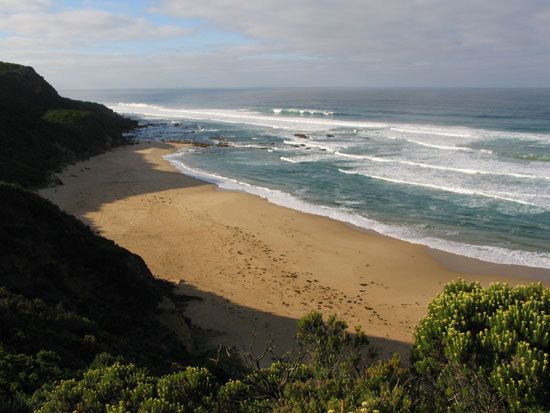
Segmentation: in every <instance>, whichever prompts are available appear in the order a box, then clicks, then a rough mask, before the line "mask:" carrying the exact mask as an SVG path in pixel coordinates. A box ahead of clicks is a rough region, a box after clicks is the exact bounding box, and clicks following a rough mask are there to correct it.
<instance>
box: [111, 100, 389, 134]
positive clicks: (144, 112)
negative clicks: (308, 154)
mask: <svg viewBox="0 0 550 413" xmlns="http://www.w3.org/2000/svg"><path fill="white" fill-rule="evenodd" d="M108 107H109V108H110V109H112V110H114V111H115V112H119V113H131V114H135V115H141V116H148V117H155V118H161V119H162V118H164V119H195V120H209V121H216V122H226V123H241V124H245V125H256V126H265V127H271V128H278V129H290V128H293V129H296V130H312V131H319V130H326V129H330V128H337V127H346V128H367V129H369V128H386V127H388V125H387V124H385V123H378V122H364V121H361V122H349V121H339V120H335V119H322V118H304V117H292V116H288V117H279V116H267V115H261V114H259V113H258V112H252V111H246V110H229V109H184V108H180V109H171V108H165V107H162V106H157V105H147V104H144V103H122V102H121V103H117V104H113V105H108Z"/></svg>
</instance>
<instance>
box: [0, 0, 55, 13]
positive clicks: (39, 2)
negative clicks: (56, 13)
mask: <svg viewBox="0 0 550 413" xmlns="http://www.w3.org/2000/svg"><path fill="white" fill-rule="evenodd" d="M51 6H52V2H51V1H50V0H0V14H2V13H20V12H34V11H41V10H47V9H49V8H50V7H51Z"/></svg>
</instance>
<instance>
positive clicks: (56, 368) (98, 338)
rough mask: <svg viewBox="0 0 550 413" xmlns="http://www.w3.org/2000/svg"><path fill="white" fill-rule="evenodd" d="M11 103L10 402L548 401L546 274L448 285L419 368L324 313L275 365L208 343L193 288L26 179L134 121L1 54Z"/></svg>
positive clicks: (4, 408) (418, 404)
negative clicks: (189, 310)
mask: <svg viewBox="0 0 550 413" xmlns="http://www.w3.org/2000/svg"><path fill="white" fill-rule="evenodd" d="M0 105H1V107H0V109H1V112H0V117H1V120H2V121H3V122H4V121H5V122H7V123H6V125H7V126H6V130H5V131H3V132H1V133H0V136H1V139H2V141H1V143H2V145H3V146H2V152H1V153H2V155H1V159H0V160H1V162H2V163H1V169H0V174H1V175H0V179H2V180H4V181H6V182H8V183H2V184H0V199H1V200H2V202H1V203H0V251H1V254H0V412H31V411H37V412H74V411H76V412H112V413H114V412H117V413H118V412H156V413H162V412H265V411H277V412H329V411H332V412H350V411H352V412H375V411H378V412H399V411H401V412H408V411H415V412H432V411H454V412H463V411H478V412H500V411H502V412H524V411H525V412H543V411H549V410H550V374H549V368H550V366H549V357H550V356H549V354H550V290H549V289H548V288H544V287H543V286H542V285H541V284H532V285H529V286H518V287H511V286H509V285H506V284H493V285H491V286H490V287H488V288H484V287H482V286H480V285H479V284H478V283H468V282H465V281H461V280H457V281H455V282H452V283H450V284H447V285H446V286H445V287H444V289H443V291H442V292H441V294H439V295H438V296H437V297H435V298H434V299H433V300H432V302H431V304H430V305H429V308H428V314H427V315H426V317H424V318H423V319H422V320H421V321H420V323H419V324H418V326H417V327H416V331H415V336H414V342H413V344H412V346H411V363H410V365H408V366H404V365H403V364H402V363H401V361H400V358H399V356H398V355H395V356H393V357H392V358H389V359H380V358H379V357H377V354H376V349H375V348H374V347H373V346H372V345H371V343H370V341H369V339H368V337H367V336H366V335H365V334H364V333H363V332H362V331H361V329H359V328H357V329H355V330H350V329H349V328H348V325H347V324H346V323H345V321H343V320H341V319H340V318H338V317H337V316H336V315H330V316H328V317H323V315H322V314H321V313H319V312H312V313H310V314H307V315H305V316H304V317H303V318H302V319H300V320H299V321H298V322H297V327H296V334H295V342H294V346H293V348H292V350H290V351H289V352H287V353H285V354H277V355H275V354H272V355H271V357H272V359H271V362H270V364H269V365H267V366H266V367H261V366H260V363H259V362H258V360H249V359H248V358H246V357H243V356H242V355H239V354H238V353H237V352H236V351H235V350H234V349H232V348H224V347H222V346H219V347H211V346H206V345H205V344H204V342H203V341H201V340H199V338H198V336H197V335H196V334H195V333H194V327H193V325H192V320H186V319H185V318H184V317H183V316H182V310H183V308H184V307H185V305H186V303H187V300H188V299H189V298H188V297H183V296H179V295H178V294H177V293H176V290H175V289H174V286H173V285H172V284H170V283H168V282H163V281H161V280H158V279H156V278H155V277H154V276H153V275H152V274H151V272H150V271H149V269H148V268H147V266H146V264H145V263H144V261H143V260H142V259H141V258H140V257H139V256H137V255H135V254H132V253H131V252H129V251H127V250H125V249H124V248H121V247H120V246H118V245H116V244H115V243H114V242H112V241H110V240H108V239H105V238H103V237H101V236H99V235H97V234H96V233H95V232H94V231H93V230H92V229H90V228H89V227H87V226H86V225H84V224H83V223H82V222H80V221H79V220H78V219H76V218H75V217H72V216H70V215H68V214H66V213H64V212H63V211H61V210H60V209H59V208H58V207H57V206H55V205H53V204H52V203H51V202H49V201H47V200H45V199H43V198H41V197H40V196H38V195H37V194H35V193H33V192H31V191H29V190H28V189H26V188H30V187H34V186H37V185H43V184H46V183H47V182H49V181H50V180H51V173H52V172H53V171H55V170H57V169H58V168H60V167H62V166H63V165H64V164H66V163H67V162H71V161H74V160H77V159H81V158H83V157H86V156H90V155H92V154H94V153H97V152H99V151H102V150H105V149H106V148H108V147H109V146H110V145H113V144H118V143H121V142H123V139H122V132H123V131H124V130H126V129H127V128H129V127H131V126H132V125H134V123H133V122H132V121H128V120H125V119H123V118H121V117H119V116H118V115H115V114H113V113H112V112H110V111H109V110H108V109H107V108H105V107H103V106H101V105H97V104H93V103H84V102H75V101H70V100H66V99H64V98H61V97H59V96H58V95H57V92H55V90H54V89H53V88H51V86H49V85H48V84H47V83H46V82H45V81H44V80H43V79H42V78H40V77H39V76H38V75H37V74H36V73H35V72H34V71H33V70H32V69H30V68H25V67H22V66H18V65H11V64H0ZM266 354H267V353H266Z"/></svg>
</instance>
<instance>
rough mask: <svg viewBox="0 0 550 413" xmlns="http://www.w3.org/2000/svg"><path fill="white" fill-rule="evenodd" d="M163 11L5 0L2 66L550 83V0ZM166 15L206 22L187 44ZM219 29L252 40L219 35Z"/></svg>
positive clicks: (327, 79) (60, 78)
mask: <svg viewBox="0 0 550 413" xmlns="http://www.w3.org/2000/svg"><path fill="white" fill-rule="evenodd" d="M88 4H92V3H88ZM105 4H107V3H105ZM154 4H155V7H154V8H152V9H151V10H150V13H153V14H155V16H152V15H147V14H144V15H143V16H142V17H134V16H126V15H121V14H115V13H112V12H109V11H105V10H92V9H85V10H81V9H80V10H76V9H75V10H67V9H60V8H59V7H56V8H52V7H50V6H52V4H51V3H50V2H49V1H45V0H44V1H40V0H34V1H31V0H27V1H21V2H19V1H18V2H15V1H7V0H0V5H2V6H3V7H1V8H0V33H1V32H7V33H8V36H5V35H4V37H1V34H0V50H2V59H11V60H13V61H17V62H21V63H26V64H32V65H34V66H36V69H37V70H39V71H42V72H43V73H44V75H46V77H48V78H49V79H52V81H53V82H54V84H55V85H56V86H59V87H78V84H79V83H81V86H85V87H140V86H149V87H162V86H165V87H171V86H178V87H185V86H255V85H258V86H300V85H303V86H306V85H309V86H312V85H328V86H353V85H361V86H365V85H367V86H373V85H377V86H400V85H410V86H438V85H445V86H499V85H512V86H547V87H548V86H550V72H549V71H548V70H547V67H550V42H548V39H549V38H550V1H549V0H522V1H517V0H484V1H482V2H480V1H478V0H461V1H456V0H407V1H405V0H342V1H335V0H300V1H296V0H255V1H242V0H201V1H200V2H199V1H192V0H158V1H156V2H154ZM10 5H11V8H10V7H8V6H10ZM18 5H19V6H18ZM17 7H19V8H17ZM6 10H12V11H10V12H6ZM153 17H154V18H153ZM158 17H161V19H160V20H159V19H158ZM163 17H169V21H171V22H176V23H177V20H178V19H181V21H182V22H184V21H188V19H200V20H201V21H202V23H201V24H199V25H198V26H196V27H195V28H194V29H193V32H191V34H192V36H191V38H192V39H195V40H189V38H190V37H186V39H187V40H186V42H185V43H184V42H181V43H178V42H177V41H175V39H178V38H180V37H181V36H183V35H185V34H186V33H187V31H186V29H182V28H181V26H179V25H178V26H171V25H167V24H158V23H152V22H154V21H163V20H162V18H163ZM216 30H217V33H223V32H224V31H225V32H229V33H233V34H234V33H237V34H238V35H240V36H242V37H244V38H246V39H250V40H251V42H249V43H246V44H242V45H240V46H236V45H235V44H238V42H236V43H235V42H233V43H231V42H224V37H223V35H222V34H216V35H215V36H214V37H209V36H210V35H209V34H208V33H212V32H213V31H214V32H215V31H216ZM201 36H204V37H205V39H206V40H207V43H208V46H209V47H208V49H207V48H205V47H203V48H202V49H201V46H200V44H201ZM236 38H239V36H236ZM128 41H132V45H133V46H132V49H130V48H125V46H124V43H125V42H128ZM193 41H196V42H197V43H196V44H195V43H193ZM213 42H214V43H213ZM215 42H218V43H217V45H216V43H215ZM145 43H147V47H143V45H144V44H145ZM153 44H154V45H155V46H156V47H155V48H154V49H153ZM211 45H214V46H217V47H211ZM94 46H101V47H96V48H94ZM194 46H196V47H194ZM99 50H101V52H99ZM192 50H195V52H192ZM197 50H202V52H200V53H199V52H196V51H197ZM76 73H78V74H79V75H76ZM83 78H85V79H86V81H85V82H83V81H82V79H83Z"/></svg>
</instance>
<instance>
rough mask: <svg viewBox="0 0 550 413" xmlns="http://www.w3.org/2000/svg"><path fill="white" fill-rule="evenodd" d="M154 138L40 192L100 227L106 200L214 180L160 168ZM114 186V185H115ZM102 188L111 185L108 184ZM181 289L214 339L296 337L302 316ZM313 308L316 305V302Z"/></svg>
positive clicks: (383, 341) (240, 342)
mask: <svg viewBox="0 0 550 413" xmlns="http://www.w3.org/2000/svg"><path fill="white" fill-rule="evenodd" d="M150 144H151V143H148V144H145V145H143V144H137V145H132V146H129V147H126V148H121V149H115V150H113V151H111V152H107V153H105V154H103V155H100V156H101V157H102V158H101V160H100V162H99V163H96V161H97V158H95V159H92V160H89V161H84V162H80V163H78V164H75V165H71V166H69V167H68V168H67V170H66V171H65V173H64V176H63V178H62V179H63V180H65V182H66V183H67V184H68V185H61V186H59V187H55V188H47V189H44V190H42V191H40V192H41V194H42V195H44V196H45V197H46V198H50V199H52V198H53V199H54V200H55V201H56V203H58V205H60V207H61V208H63V209H66V210H69V211H71V213H73V214H74V215H76V216H77V217H79V218H80V219H82V220H83V221H84V222H86V224H88V225H90V226H91V227H92V228H93V229H95V230H99V229H100V228H97V227H94V225H93V224H92V223H91V222H90V221H89V220H87V219H86V214H88V213H90V212H95V211H99V210H100V209H101V207H102V206H103V205H105V204H109V203H112V202H115V201H117V200H122V199H126V198H129V197H133V196H137V195H144V194H149V193H151V194H152V193H158V192H162V191H165V190H170V189H176V188H192V187H200V186H205V185H210V184H207V183H205V182H203V181H200V180H197V179H195V178H192V177H188V176H185V175H183V174H181V173H180V172H177V171H167V170H163V169H160V168H159V167H158V166H157V165H156V164H155V163H153V162H149V161H148V160H147V159H146V158H145V155H144V153H143V152H142V151H143V150H146V149H147V147H148V145H150ZM154 146H155V148H159V149H173V150H174V151H175V150H176V149H175V148H174V146H173V145H171V144H169V143H165V142H155V143H154ZM118 150H124V151H126V154H125V156H124V162H125V167H124V173H120V169H121V168H120V166H119V167H116V168H115V167H112V168H111V167H110V165H115V164H117V163H118V162H120V157H119V155H118V154H117V151H118ZM98 165H99V166H98ZM101 168H104V169H101ZM113 171H115V172H113ZM117 171H118V172H117ZM90 174H92V175H93V176H92V177H91V179H82V180H79V181H76V180H77V179H78V178H79V177H80V176H81V175H82V176H84V175H87V176H88V178H90ZM73 179H74V180H75V182H77V183H78V185H70V183H71V182H70V180H73ZM138 183H139V185H137V184H138ZM113 187H114V188H115V190H113V189H112V188H113ZM103 188H109V189H108V190H103ZM82 196H84V197H85V202H82V203H80V204H79V203H78V201H75V200H77V199H78V198H79V197H82ZM57 201H59V202H57ZM183 278H185V276H183ZM179 291H180V292H181V293H182V294H185V295H189V296H195V297H199V298H200V299H198V300H190V301H189V303H188V304H187V306H186V307H187V308H186V310H185V315H186V316H187V317H188V318H189V319H190V320H191V321H192V323H193V324H194V325H196V326H199V327H201V328H202V329H204V330H206V331H207V332H208V334H207V336H208V337H207V338H208V341H209V343H210V344H212V345H213V344H215V343H220V344H225V345H232V346H235V347H237V348H238V349H239V350H241V351H251V352H252V353H254V354H260V353H261V352H263V350H264V349H265V348H266V346H267V345H269V344H270V343H271V344H273V346H274V352H275V353H276V354H282V353H284V352H285V351H287V350H289V348H290V346H291V345H292V343H293V337H294V332H295V329H296V322H297V318H292V317H288V316H282V315H276V314H272V313H268V312H265V311H261V310H258V309H255V308H250V307H245V306H241V305H238V304H236V303H233V302H231V301H229V300H228V299H226V298H224V297H222V296H219V295H216V294H214V293H211V292H206V291H201V290H198V289H196V288H195V287H193V286H191V285H188V284H185V283H183V282H181V283H180V285H179ZM311 309H312V310H313V309H315V305H314V303H312V306H311ZM303 315H305V314H300V315H299V317H301V316H303ZM324 315H325V316H327V315H329V314H328V313H325V314H324ZM371 342H372V344H373V346H375V347H377V348H380V351H379V354H380V357H387V356H388V355H391V354H393V353H396V352H397V353H400V354H401V357H402V360H403V361H404V362H405V363H407V362H408V359H409V352H410V345H409V344H408V343H404V342H400V341H396V340H391V339H387V338H379V337H371ZM268 361H269V360H268Z"/></svg>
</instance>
